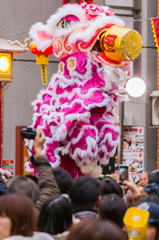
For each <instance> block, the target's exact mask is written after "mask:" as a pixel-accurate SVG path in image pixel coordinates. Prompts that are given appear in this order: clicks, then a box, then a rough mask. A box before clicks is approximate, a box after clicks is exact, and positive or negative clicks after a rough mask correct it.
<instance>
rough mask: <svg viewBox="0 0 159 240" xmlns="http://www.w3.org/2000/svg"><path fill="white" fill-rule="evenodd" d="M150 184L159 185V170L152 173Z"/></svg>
mask: <svg viewBox="0 0 159 240" xmlns="http://www.w3.org/2000/svg"><path fill="white" fill-rule="evenodd" d="M148 183H149V184H150V183H157V184H159V170H155V171H152V172H151V173H150V175H149V181H148Z"/></svg>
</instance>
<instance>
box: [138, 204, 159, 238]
mask: <svg viewBox="0 0 159 240" xmlns="http://www.w3.org/2000/svg"><path fill="white" fill-rule="evenodd" d="M137 207H138V208H140V209H144V210H147V211H148V212H149V219H148V223H149V225H148V229H147V240H150V239H151V240H159V205H158V204H156V203H154V202H142V203H140V204H138V206H137Z"/></svg>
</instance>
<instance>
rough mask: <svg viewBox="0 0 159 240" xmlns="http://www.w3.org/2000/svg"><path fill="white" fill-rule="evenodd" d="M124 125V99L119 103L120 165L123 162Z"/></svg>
mask: <svg viewBox="0 0 159 240" xmlns="http://www.w3.org/2000/svg"><path fill="white" fill-rule="evenodd" d="M123 126H124V101H122V102H120V103H119V127H120V130H119V138H120V141H119V147H118V166H119V165H120V164H122V163H123Z"/></svg>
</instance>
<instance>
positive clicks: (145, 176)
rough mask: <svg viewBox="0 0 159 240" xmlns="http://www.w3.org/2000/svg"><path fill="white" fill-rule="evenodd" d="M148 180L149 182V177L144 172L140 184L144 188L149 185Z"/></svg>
mask: <svg viewBox="0 0 159 240" xmlns="http://www.w3.org/2000/svg"><path fill="white" fill-rule="evenodd" d="M148 180H149V176H148V173H147V172H142V173H141V174H140V180H139V184H140V186H142V187H146V186H147V184H148Z"/></svg>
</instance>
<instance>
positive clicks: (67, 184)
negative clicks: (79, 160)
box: [53, 167, 73, 194]
mask: <svg viewBox="0 0 159 240" xmlns="http://www.w3.org/2000/svg"><path fill="white" fill-rule="evenodd" d="M53 174H54V177H55V180H56V182H57V185H58V187H59V189H60V193H61V194H63V193H67V194H68V193H69V190H70V188H71V187H72V185H73V180H72V178H71V176H70V174H69V173H68V172H67V171H65V170H64V169H63V168H61V167H58V168H55V169H53Z"/></svg>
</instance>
